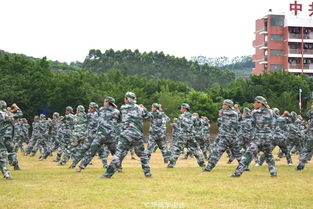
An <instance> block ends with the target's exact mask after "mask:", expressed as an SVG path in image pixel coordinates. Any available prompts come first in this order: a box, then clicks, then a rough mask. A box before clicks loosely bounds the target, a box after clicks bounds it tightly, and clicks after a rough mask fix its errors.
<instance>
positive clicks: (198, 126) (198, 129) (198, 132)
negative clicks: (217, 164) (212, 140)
mask: <svg viewBox="0 0 313 209" xmlns="http://www.w3.org/2000/svg"><path fill="white" fill-rule="evenodd" d="M192 117H193V129H192V134H193V138H194V139H195V140H196V142H197V143H198V145H199V147H200V149H201V151H202V153H203V156H204V158H205V159H207V158H208V155H207V148H206V143H205V141H204V137H203V130H202V129H203V126H202V122H201V119H200V117H199V114H198V113H196V112H195V113H193V114H192Z"/></svg>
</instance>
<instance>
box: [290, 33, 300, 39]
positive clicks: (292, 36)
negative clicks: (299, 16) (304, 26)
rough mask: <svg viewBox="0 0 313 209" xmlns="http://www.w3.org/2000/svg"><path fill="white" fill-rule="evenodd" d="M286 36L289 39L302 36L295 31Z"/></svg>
mask: <svg viewBox="0 0 313 209" xmlns="http://www.w3.org/2000/svg"><path fill="white" fill-rule="evenodd" d="M288 37H289V38H290V39H301V38H302V36H301V34H297V33H289V34H288Z"/></svg>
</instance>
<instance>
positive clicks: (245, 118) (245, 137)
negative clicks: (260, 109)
mask: <svg viewBox="0 0 313 209" xmlns="http://www.w3.org/2000/svg"><path fill="white" fill-rule="evenodd" d="M243 112H244V115H242V117H241V120H240V125H239V131H238V139H239V144H240V150H243V152H242V154H243V153H244V152H246V151H247V149H248V147H249V145H250V144H251V142H252V139H253V138H254V136H253V134H254V133H253V125H252V122H253V120H252V117H251V110H250V109H249V108H247V107H245V108H244V110H243ZM253 158H254V161H255V162H257V161H258V155H254V156H253Z"/></svg>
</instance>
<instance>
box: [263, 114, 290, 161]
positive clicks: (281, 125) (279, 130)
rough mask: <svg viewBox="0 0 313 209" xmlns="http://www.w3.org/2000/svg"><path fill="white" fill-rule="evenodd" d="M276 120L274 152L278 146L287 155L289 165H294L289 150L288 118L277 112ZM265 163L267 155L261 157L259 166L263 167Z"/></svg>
mask: <svg viewBox="0 0 313 209" xmlns="http://www.w3.org/2000/svg"><path fill="white" fill-rule="evenodd" d="M274 109H275V108H274ZM274 109H273V110H274ZM276 109H277V108H276ZM277 110H278V109H277ZM278 111H279V110H278ZM274 113H275V110H274ZM274 118H275V124H274V132H273V141H272V146H273V147H272V150H273V149H274V148H275V147H276V146H278V147H279V148H280V149H281V150H282V152H283V153H284V154H285V156H286V159H287V163H288V165H292V159H291V155H290V152H289V150H288V148H287V139H288V138H287V134H288V126H287V123H288V118H287V117H284V116H279V112H278V114H277V112H276V114H274ZM264 161H265V154H263V155H261V157H260V159H259V162H258V164H259V165H262V164H263V162H264Z"/></svg>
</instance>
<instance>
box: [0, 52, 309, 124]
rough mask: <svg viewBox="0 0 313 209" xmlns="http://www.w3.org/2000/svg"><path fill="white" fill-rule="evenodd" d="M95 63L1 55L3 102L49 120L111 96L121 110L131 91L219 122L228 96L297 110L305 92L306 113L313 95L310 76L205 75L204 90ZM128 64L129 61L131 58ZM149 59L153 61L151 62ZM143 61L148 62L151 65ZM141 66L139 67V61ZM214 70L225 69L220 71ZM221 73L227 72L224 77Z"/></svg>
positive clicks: (172, 111) (170, 109)
mask: <svg viewBox="0 0 313 209" xmlns="http://www.w3.org/2000/svg"><path fill="white" fill-rule="evenodd" d="M106 53H108V52H106ZM106 53H105V54H106ZM124 53H126V52H124ZM133 53H135V52H132V53H130V54H131V55H130V57H132V56H133ZM152 54H154V53H152ZM99 56H100V54H99ZM101 56H103V54H101ZM114 56H116V55H114ZM123 56H124V55H123ZM123 56H122V55H121V57H120V58H119V59H121V60H123V59H124V58H123ZM161 56H163V55H161ZM164 56H165V55H164ZM148 57H149V56H148ZM94 59H100V58H95V57H92V56H91V55H90V53H89V55H88V58H86V60H85V62H84V63H72V64H70V65H68V64H66V63H60V62H53V61H50V60H47V59H46V58H45V57H44V58H42V59H38V58H32V57H28V56H25V55H21V54H12V53H7V52H4V51H0V75H1V76H0V99H3V100H5V101H6V102H7V103H8V104H12V103H17V104H18V105H19V106H20V107H21V108H22V109H23V111H24V114H25V116H26V117H27V118H28V119H30V118H32V117H33V116H34V115H38V114H40V113H44V114H47V115H48V116H51V114H52V113H53V112H55V111H57V112H60V113H61V114H63V112H64V108H65V107H66V106H68V105H71V106H73V107H74V108H76V107H77V105H80V104H81V105H84V106H85V107H87V106H88V104H89V102H91V101H94V102H97V103H98V104H99V105H101V104H102V102H103V99H104V97H105V96H107V95H110V96H112V97H114V98H115V99H116V103H117V105H118V106H121V105H122V104H123V97H124V94H125V93H126V92H127V91H133V92H135V93H136V95H137V97H138V103H142V104H144V105H145V106H146V107H147V108H149V107H150V105H151V104H152V103H153V102H159V103H161V104H162V105H163V107H164V111H165V112H166V113H167V114H168V115H169V116H170V117H171V118H173V117H176V116H177V115H178V114H179V111H178V107H179V106H180V104H181V103H182V102H187V103H189V104H190V105H191V107H192V111H193V112H198V113H199V114H200V115H206V116H208V117H209V118H210V119H211V120H216V118H217V116H218V110H219V109H220V107H221V103H222V101H223V100H224V99H226V98H227V99H232V100H233V101H234V102H235V103H238V104H239V105H240V107H241V108H243V107H244V106H248V107H252V106H251V103H252V102H253V99H254V97H255V96H257V95H262V96H265V97H266V98H267V100H268V102H269V104H270V105H271V106H272V107H278V108H279V109H281V110H289V111H296V112H299V105H298V103H299V101H298V97H299V89H300V88H301V89H302V98H303V101H302V104H303V106H302V112H303V111H305V110H306V109H307V108H308V107H309V105H310V101H311V98H310V95H311V92H312V91H313V82H312V79H311V78H309V77H307V76H305V75H295V74H289V73H273V74H264V75H261V76H250V77H249V78H248V79H246V80H244V79H242V78H239V79H236V80H232V79H231V80H228V79H229V76H228V75H227V74H225V82H224V83H223V82H221V81H220V82H213V81H211V79H212V78H211V77H209V76H204V75H205V74H203V75H202V77H201V78H197V77H194V79H195V82H196V81H197V82H199V83H200V82H204V83H207V82H208V83H209V82H211V83H212V84H210V85H209V86H210V87H207V88H203V89H202V90H201V91H200V90H197V89H196V88H193V87H192V86H191V85H190V84H189V83H188V82H182V81H177V80H171V79H166V76H164V77H162V76H161V75H159V77H155V78H151V77H149V76H143V75H142V74H141V73H138V74H136V73H134V74H128V73H125V69H124V68H123V67H122V66H119V67H118V66H116V67H114V68H112V69H109V67H108V69H107V70H105V71H104V72H102V70H100V69H99V70H96V68H95V69H91V67H90V66H93V67H95V66H96V65H91V64H90V63H89V64H88V62H89V61H90V62H93V60H94ZM171 59H172V58H171ZM177 59H181V58H177ZM125 60H128V61H127V62H130V61H131V59H130V58H129V57H128V58H125ZM173 60H174V58H173ZM150 61H151V62H152V63H153V61H152V60H150ZM132 62H133V64H132V65H136V60H133V61H132ZM145 62H146V63H148V61H145ZM186 62H187V63H189V64H190V65H192V64H194V65H197V64H195V63H193V62H191V61H186ZM125 63H126V62H125ZM125 63H124V64H125ZM139 63H140V62H139ZM79 65H80V66H79ZM137 65H138V66H139V64H138V63H137ZM146 65H147V66H148V64H146ZM151 65H152V64H151ZM153 65H154V64H153ZM168 65H169V66H170V67H169V68H167V70H172V69H175V66H177V65H179V62H178V63H176V64H174V65H173V66H171V64H170V63H168ZM56 66H57V67H58V69H57V70H56ZM62 66H64V67H65V69H63V68H62ZM87 66H89V67H87ZM99 66H100V65H99ZM86 68H88V69H89V70H86ZM101 69H102V68H101ZM129 69H132V70H134V69H133V68H129ZM143 69H144V67H141V70H142V72H144V71H143ZM147 69H152V67H151V68H149V67H147ZM180 69H182V68H178V69H177V70H176V71H175V72H176V74H179V75H181V74H183V73H184V72H185V71H183V70H182V72H180ZM215 70H216V71H223V70H220V69H218V68H216V69H215ZM148 71H149V70H148ZM163 71H164V72H165V71H166V70H163ZM140 72H141V71H140ZM149 72H150V71H149ZM168 74H172V72H168ZM173 74H174V73H173ZM221 75H224V74H223V73H221V74H220V76H221ZM222 78H223V77H221V78H220V79H222ZM197 79H198V80H197ZM222 80H223V79H222ZM227 82H229V83H228V84H227Z"/></svg>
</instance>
